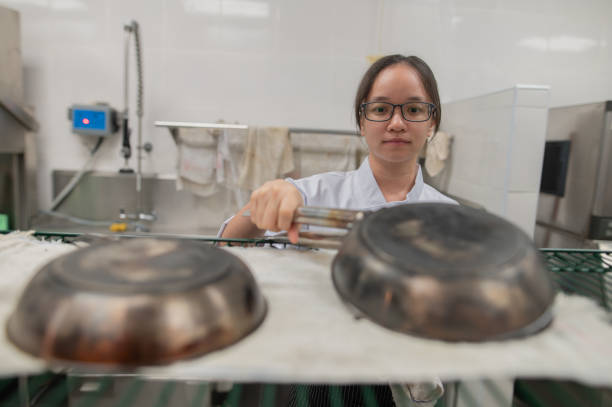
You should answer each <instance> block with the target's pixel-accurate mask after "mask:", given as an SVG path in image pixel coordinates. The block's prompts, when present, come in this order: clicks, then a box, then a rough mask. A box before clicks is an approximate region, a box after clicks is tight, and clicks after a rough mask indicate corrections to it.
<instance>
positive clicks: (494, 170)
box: [442, 85, 549, 236]
mask: <svg viewBox="0 0 612 407" xmlns="http://www.w3.org/2000/svg"><path fill="white" fill-rule="evenodd" d="M548 100H549V89H548V87H547V86H527V85H517V86H515V87H513V88H510V89H507V90H504V91H499V92H495V93H492V94H488V95H483V96H478V97H474V98H468V99H465V100H461V101H456V102H451V103H447V104H444V105H443V111H444V113H443V114H445V115H446V118H445V121H444V123H443V125H442V129H443V130H445V131H447V132H449V133H451V134H452V135H453V137H454V139H453V140H454V141H453V153H452V154H453V159H452V161H451V164H450V168H448V169H447V170H448V171H449V177H450V179H449V181H448V192H449V193H451V194H453V195H456V196H458V197H461V198H466V199H469V200H471V201H474V202H477V203H479V204H481V205H483V206H484V207H485V208H486V209H487V210H489V211H491V212H493V213H495V214H498V215H500V216H503V217H505V218H506V219H509V220H510V221H512V222H514V223H515V224H517V225H518V226H520V227H521V228H523V230H525V231H526V232H527V233H528V234H529V235H530V236H533V232H534V227H535V216H536V210H537V201H538V193H539V190H540V173H541V171H542V160H543V156H544V142H545V138H546V121H547V117H548V103H549V102H548Z"/></svg>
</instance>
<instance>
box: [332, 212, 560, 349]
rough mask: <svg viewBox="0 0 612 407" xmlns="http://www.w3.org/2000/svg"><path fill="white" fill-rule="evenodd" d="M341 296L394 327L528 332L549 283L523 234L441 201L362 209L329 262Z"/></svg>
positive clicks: (445, 333)
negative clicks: (359, 219) (359, 218)
mask: <svg viewBox="0 0 612 407" xmlns="http://www.w3.org/2000/svg"><path fill="white" fill-rule="evenodd" d="M332 279H333V282H334V285H335V288H336V290H337V292H338V293H339V294H340V296H341V297H342V299H343V300H344V301H346V302H348V303H349V304H351V305H352V306H353V307H355V308H357V310H358V311H359V312H360V313H362V314H364V315H365V316H366V317H368V318H369V319H371V320H372V321H374V322H376V323H378V324H380V325H383V326H385V327H387V328H390V329H392V330H395V331H399V332H403V333H408V334H412V335H417V336H422V337H427V338H433V339H441V340H446V341H486V340H498V339H507V338H515V337H521V336H526V335H530V334H533V333H535V332H538V331H539V330H541V329H543V328H544V327H546V326H547V325H548V324H549V323H550V322H551V320H552V312H551V306H552V303H553V300H554V296H555V289H554V286H553V284H552V281H551V279H550V277H549V273H548V271H547V269H546V267H545V265H544V263H543V261H542V260H541V259H540V257H539V252H538V251H537V249H536V248H535V247H534V245H533V243H532V242H531V239H530V238H529V237H528V236H527V235H526V234H525V233H524V232H523V231H521V230H520V229H518V228H517V227H516V226H514V225H513V224H511V223H509V222H507V221H505V220H504V219H501V218H500V217H498V216H495V215H492V214H490V213H486V212H484V211H480V210H476V209H472V208H467V207H461V206H458V205H451V204H443V203H418V204H409V205H401V206H395V207H391V208H386V209H382V210H379V211H377V212H373V213H370V214H366V215H365V216H364V217H363V219H362V220H361V221H359V222H357V223H355V224H354V225H353V227H352V229H351V230H350V232H349V233H348V235H347V236H346V238H345V239H344V242H343V243H342V246H341V248H340V250H339V251H338V254H337V256H336V257H335V259H334V262H333V265H332Z"/></svg>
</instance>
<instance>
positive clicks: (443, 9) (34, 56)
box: [0, 0, 612, 208]
mask: <svg viewBox="0 0 612 407" xmlns="http://www.w3.org/2000/svg"><path fill="white" fill-rule="evenodd" d="M0 5H3V6H7V7H10V8H14V9H17V10H19V11H20V12H21V23H22V53H23V60H24V65H25V66H24V68H25V71H24V78H25V91H26V101H27V102H28V103H29V104H31V105H33V106H34V107H35V108H36V116H37V118H38V120H39V121H40V123H41V128H40V132H39V133H38V141H39V152H40V159H39V189H40V191H39V199H40V201H41V202H40V204H41V207H43V208H45V207H48V205H49V203H50V201H51V183H50V179H51V170H52V169H59V168H63V169H78V168H80V167H81V165H82V164H83V163H84V162H85V161H86V159H87V151H88V149H89V148H90V144H91V141H89V142H87V141H83V140H82V139H80V138H79V137H77V136H74V135H71V134H70V130H69V123H68V120H67V118H66V109H67V107H68V106H69V105H70V104H72V103H76V102H80V103H88V102H94V101H106V102H109V103H111V104H112V105H113V106H115V107H117V108H123V106H122V105H123V102H122V63H123V35H124V34H123V29H122V25H123V24H124V23H126V22H128V21H129V20H131V19H135V20H137V21H138V22H139V23H140V25H141V30H142V40H143V46H144V75H145V78H144V79H145V93H144V95H145V103H144V109H145V117H144V123H145V126H144V138H145V140H146V141H151V142H152V143H153V144H154V146H155V149H154V151H153V153H152V154H151V155H150V156H149V157H148V158H147V160H146V162H145V165H144V168H145V169H146V170H147V171H154V172H158V173H164V174H168V173H173V172H174V158H175V152H176V149H175V146H174V144H173V142H172V139H171V138H170V137H169V135H168V134H167V132H166V131H165V130H163V129H157V128H154V127H153V122H154V121H155V120H189V121H215V120H218V119H224V120H226V121H231V122H233V121H239V122H242V123H249V124H270V125H289V126H299V127H318V128H340V129H352V128H353V127H354V126H353V123H352V112H351V104H352V98H353V96H354V92H355V88H356V86H357V82H358V80H359V78H360V76H361V74H362V73H363V71H364V70H365V69H366V68H367V65H368V62H367V58H366V56H368V55H375V54H386V53H392V52H400V53H405V54H416V55H419V56H421V57H423V58H424V59H425V60H426V61H428V62H429V64H430V65H431V66H432V68H433V70H434V72H435V73H436V75H437V78H438V82H439V86H440V91H441V95H442V99H443V101H445V102H449V101H453V100H458V99H463V98H466V97H470V96H475V95H479V94H483V93H488V92H491V91H493V90H496V89H502V88H508V87H510V86H513V85H514V84H516V83H539V84H547V85H550V86H551V105H553V106H559V105H568V104H577V103H582V102H591V101H598V100H604V99H609V98H612V80H611V79H610V72H612V52H610V44H612V25H611V24H610V23H609V22H610V18H611V17H612V2H610V1H609V0H588V1H585V2H576V1H571V0H538V1H535V2H534V1H530V0H529V1H528V0H512V1H510V0H496V1H487V0H437V1H434V0H334V1H323V0H309V1H297V0H291V1H287V0H0ZM132 62H133V59H132ZM133 72H134V71H133ZM132 79H133V77H132ZM132 84H134V81H133V80H132ZM132 88H134V86H132ZM131 94H132V98H131V100H132V102H134V89H132V90H131ZM134 110H135V109H134V107H132V112H134ZM506 113H507V112H504V111H491V112H490V114H491V115H499V116H503V115H504V114H506ZM500 119H501V117H500ZM133 122H135V121H133ZM536 125H541V124H536ZM475 137H481V138H482V141H483V143H484V144H483V149H482V151H480V152H474V153H473V154H474V159H475V160H479V159H482V157H484V156H487V157H489V156H494V157H495V156H503V155H504V154H505V153H506V152H505V151H504V150H503V149H500V148H499V146H497V145H495V141H494V140H487V139H485V138H484V137H482V136H478V134H476V135H475ZM522 151H523V153H524V154H527V153H528V152H525V150H522ZM531 153H533V154H535V152H531ZM479 154H480V156H478V155H479ZM121 164H122V160H121V159H120V157H119V138H118V137H116V138H114V139H113V140H111V141H110V142H108V143H107V145H105V146H103V147H102V151H101V154H100V158H99V161H98V163H97V167H96V168H97V169H101V170H115V169H118V168H119V167H120V166H121ZM464 171H465V172H466V176H467V178H466V181H467V180H470V179H472V178H473V177H475V176H477V175H482V174H476V173H475V169H474V168H469V167H468V168H465V169H464ZM522 171H524V172H529V171H530V170H529V169H528V168H525V169H522ZM497 172H498V169H491V172H490V173H488V174H486V175H487V176H486V177H485V178H486V179H485V180H484V181H482V182H483V183H484V184H485V185H489V186H491V185H493V184H495V183H496V182H499V178H498V176H499V174H497ZM518 177H519V178H520V179H525V178H524V177H523V176H522V175H519V176H518ZM485 185H483V184H479V183H476V184H474V185H472V186H471V188H474V189H476V190H477V189H479V188H483V187H484V186H485ZM519 189H520V188H519Z"/></svg>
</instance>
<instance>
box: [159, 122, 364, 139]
mask: <svg viewBox="0 0 612 407" xmlns="http://www.w3.org/2000/svg"><path fill="white" fill-rule="evenodd" d="M153 125H154V126H155V127H166V128H168V130H170V133H171V134H172V135H173V136H176V132H177V131H178V129H179V128H192V129H220V130H248V129H249V126H248V125H246V124H227V123H202V122H170V121H156V122H154V123H153ZM289 133H304V134H330V135H336V136H359V135H360V134H359V133H358V132H356V131H354V130H329V129H313V128H307V127H289Z"/></svg>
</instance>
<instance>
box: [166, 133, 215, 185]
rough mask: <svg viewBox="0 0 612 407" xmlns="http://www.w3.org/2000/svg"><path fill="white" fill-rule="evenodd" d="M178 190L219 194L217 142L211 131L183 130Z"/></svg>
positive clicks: (178, 160)
mask: <svg viewBox="0 0 612 407" xmlns="http://www.w3.org/2000/svg"><path fill="white" fill-rule="evenodd" d="M176 145H177V177H176V189H177V190H179V191H180V190H183V189H186V190H189V191H191V192H192V193H194V194H195V195H198V196H202V197H206V196H210V195H212V194H214V193H215V192H216V191H217V179H216V173H217V171H216V168H217V165H218V162H217V161H218V160H217V140H216V137H215V136H213V135H212V134H211V133H210V132H209V131H208V130H207V129H197V128H181V129H179V132H178V137H177V138H176Z"/></svg>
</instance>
